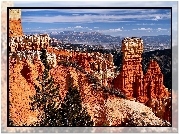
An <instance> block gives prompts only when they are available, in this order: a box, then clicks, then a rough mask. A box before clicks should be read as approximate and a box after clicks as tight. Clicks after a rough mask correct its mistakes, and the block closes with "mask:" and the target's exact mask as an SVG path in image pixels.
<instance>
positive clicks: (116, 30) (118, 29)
mask: <svg viewBox="0 0 179 134" xmlns="http://www.w3.org/2000/svg"><path fill="white" fill-rule="evenodd" d="M109 31H114V32H118V31H122V30H121V29H120V28H117V29H109Z"/></svg>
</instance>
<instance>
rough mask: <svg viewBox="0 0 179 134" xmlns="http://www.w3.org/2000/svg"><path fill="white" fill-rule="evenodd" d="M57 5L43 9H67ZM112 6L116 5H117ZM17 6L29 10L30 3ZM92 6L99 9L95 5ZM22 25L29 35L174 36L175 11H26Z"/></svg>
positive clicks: (16, 4)
mask: <svg viewBox="0 0 179 134" xmlns="http://www.w3.org/2000/svg"><path fill="white" fill-rule="evenodd" d="M37 3H38V2H36V3H33V2H32V3H30V2H29V4H28V6H35V5H38V6H39V7H40V6H42V4H40V3H38V4H37ZM123 3H124V2H123ZM54 4H55V3H53V2H51V3H50V4H49V3H48V2H44V3H43V7H44V6H47V5H50V6H61V7H62V6H65V5H60V4H58V2H56V4H55V5H54ZM110 4H111V5H114V4H115V3H113V4H112V3H110ZM124 4H125V3H124ZM14 5H15V6H22V7H24V6H27V3H26V5H25V3H24V2H14ZM67 5H68V4H67V3H66V6H67ZM89 5H90V4H89ZM106 5H107V4H106ZM108 5H109V4H108ZM115 5H116V4H115ZM71 6H75V4H71ZM83 6H85V5H83ZM91 6H95V5H93V3H91ZM104 6H105V5H104ZM134 6H135V5H134ZM48 7H49V6H48ZM22 25H23V30H24V31H25V32H28V31H42V32H49V31H51V32H56V31H71V30H72V31H84V32H86V31H97V32H101V33H104V34H109V35H112V36H143V35H163V34H165V35H171V10H170V9H156V8H153V9H145V8H144V9H22Z"/></svg>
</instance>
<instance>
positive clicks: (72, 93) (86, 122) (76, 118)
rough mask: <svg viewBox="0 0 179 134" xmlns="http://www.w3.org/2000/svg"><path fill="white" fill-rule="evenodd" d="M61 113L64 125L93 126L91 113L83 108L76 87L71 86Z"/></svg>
mask: <svg viewBox="0 0 179 134" xmlns="http://www.w3.org/2000/svg"><path fill="white" fill-rule="evenodd" d="M60 113H61V115H62V119H61V123H62V126H93V121H91V117H90V115H88V113H87V112H86V109H82V101H81V98H80V93H79V91H78V90H77V88H75V87H69V89H68V92H67V94H66V97H65V98H64V102H63V103H62V104H61V108H60Z"/></svg>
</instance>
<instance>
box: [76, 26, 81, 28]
mask: <svg viewBox="0 0 179 134" xmlns="http://www.w3.org/2000/svg"><path fill="white" fill-rule="evenodd" d="M74 28H83V27H82V26H76V27H74Z"/></svg>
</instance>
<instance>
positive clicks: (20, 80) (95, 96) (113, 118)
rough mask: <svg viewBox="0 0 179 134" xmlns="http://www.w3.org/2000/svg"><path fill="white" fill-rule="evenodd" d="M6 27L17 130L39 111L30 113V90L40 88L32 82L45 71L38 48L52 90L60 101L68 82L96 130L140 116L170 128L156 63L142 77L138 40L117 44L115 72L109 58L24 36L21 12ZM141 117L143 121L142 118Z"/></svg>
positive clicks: (14, 13)
mask: <svg viewBox="0 0 179 134" xmlns="http://www.w3.org/2000/svg"><path fill="white" fill-rule="evenodd" d="M14 16H15V17H14ZM17 22H18V23H17ZM9 23H10V25H9V31H10V33H9V39H10V40H9V101H10V106H9V110H10V117H11V119H12V120H13V122H14V123H15V124H16V125H17V126H22V125H23V124H26V125H31V124H33V123H34V122H35V121H37V120H38V119H37V114H38V111H35V112H34V111H31V110H30V105H29V103H30V99H29V96H33V95H34V94H35V89H34V88H35V85H38V84H39V83H38V81H37V80H36V79H37V77H38V76H39V75H41V74H42V72H43V70H44V66H43V64H42V62H41V60H40V50H41V49H42V48H44V49H46V50H47V60H48V63H49V64H50V66H51V69H50V72H49V74H50V75H51V76H52V77H53V78H54V82H55V84H56V85H57V84H60V89H59V94H60V95H61V97H62V101H63V99H64V97H65V95H66V93H67V90H68V83H69V78H70V77H71V78H72V79H73V83H72V85H74V86H75V87H77V88H78V90H79V91H80V96H81V99H82V105H83V107H84V108H85V107H86V108H87V112H88V113H89V115H90V116H91V118H92V120H93V121H94V123H95V126H102V125H103V124H104V123H106V122H108V125H110V126H121V125H122V123H123V122H125V121H127V119H129V118H135V122H137V121H136V119H139V118H140V117H141V118H144V120H145V121H146V122H149V124H152V125H157V124H160V125H161V126H162V125H164V124H165V123H164V121H162V120H166V121H168V122H170V123H171V94H170V93H169V92H168V89H167V88H166V87H165V86H164V85H163V74H162V73H161V70H160V67H159V65H158V63H157V62H156V61H155V60H153V59H151V61H150V63H149V66H148V69H147V73H145V74H144V73H143V71H142V65H141V60H142V57H141V54H142V53H143V41H142V39H140V38H136V37H132V38H125V39H124V40H123V41H122V53H123V61H122V67H121V70H120V71H119V72H115V66H114V63H113V55H112V54H102V53H99V52H92V53H87V52H86V53H84V52H75V51H73V50H71V51H70V50H64V49H58V48H55V47H51V46H50V41H51V38H50V37H49V36H48V35H45V34H44V35H23V31H22V25H21V18H20V10H16V9H14V10H11V12H10V22H9ZM89 76H92V77H94V78H95V80H96V82H97V83H95V82H93V81H92V80H91V79H90V78H89ZM94 85H95V87H94ZM104 87H107V88H109V89H112V88H114V89H116V90H117V91H119V92H122V93H124V94H125V96H126V98H125V99H124V98H120V97H116V96H114V95H111V94H109V93H105V92H104ZM136 107H139V108H138V109H136ZM144 112H145V114H146V115H147V116H146V117H145V116H142V113H144ZM134 113H135V114H134ZM133 114H134V115H133ZM128 116H130V117H128ZM149 118H152V119H149ZM161 119H162V120H161ZM151 120H155V121H156V122H157V123H156V124H155V123H153V122H152V121H151ZM133 122H134V121H133ZM136 125H139V126H141V125H142V124H140V123H136ZM146 125H147V123H146Z"/></svg>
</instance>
